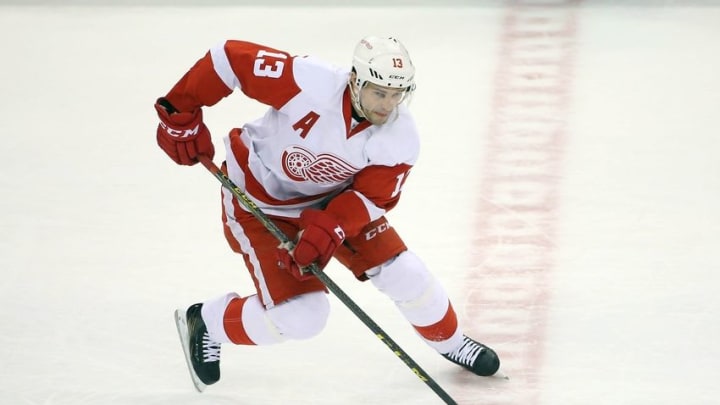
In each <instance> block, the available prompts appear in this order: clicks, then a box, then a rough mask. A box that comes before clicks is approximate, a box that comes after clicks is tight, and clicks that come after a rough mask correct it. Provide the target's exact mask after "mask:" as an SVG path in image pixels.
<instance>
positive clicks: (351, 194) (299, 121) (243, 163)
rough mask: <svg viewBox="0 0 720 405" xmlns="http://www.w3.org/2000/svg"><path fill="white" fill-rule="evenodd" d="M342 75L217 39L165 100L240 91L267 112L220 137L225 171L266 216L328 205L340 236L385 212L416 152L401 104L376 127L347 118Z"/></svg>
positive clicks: (186, 107) (210, 99) (203, 100)
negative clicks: (221, 42) (225, 165)
mask: <svg viewBox="0 0 720 405" xmlns="http://www.w3.org/2000/svg"><path fill="white" fill-rule="evenodd" d="M349 74H350V72H349V70H347V69H341V68H337V67H334V66H331V65H329V64H327V63H324V62H322V61H319V60H317V59H315V58H312V57H298V56H291V55H290V54H288V53H286V52H283V51H279V50H277V49H273V48H270V47H266V46H262V45H258V44H254V43H250V42H245V41H234V40H230V41H226V42H225V43H223V44H221V45H219V46H217V47H215V48H212V49H211V50H210V51H209V52H208V53H207V54H206V55H205V56H204V57H203V58H202V59H200V60H199V61H198V62H197V63H196V64H195V66H193V67H192V68H191V69H190V70H189V71H188V72H187V73H186V74H185V76H184V77H183V78H182V79H181V80H180V81H179V82H178V83H177V84H176V85H175V86H174V87H173V88H172V90H171V91H170V92H169V93H168V95H167V96H166V98H167V99H168V101H169V102H170V103H171V104H172V105H173V106H174V107H175V108H176V109H178V110H179V111H183V112H184V111H192V110H194V109H196V108H200V107H203V106H211V105H214V104H215V103H217V102H218V101H219V100H221V99H222V98H223V97H226V96H228V95H229V94H230V93H232V92H233V91H234V90H235V89H240V90H241V91H242V92H243V93H244V94H245V95H247V96H248V97H251V98H253V99H255V100H257V101H259V102H261V103H264V104H266V105H268V106H270V108H269V109H268V111H267V113H266V114H265V115H264V116H263V117H261V118H259V119H257V120H255V121H253V122H250V123H247V124H245V125H244V126H243V128H242V130H235V131H231V133H230V135H229V136H228V137H226V139H225V145H226V149H227V156H226V163H227V172H228V176H229V177H230V179H231V180H233V182H235V183H236V184H237V185H238V186H239V187H240V188H242V189H244V190H245V192H246V194H247V195H248V196H249V197H250V198H251V199H252V200H253V201H254V202H255V203H256V204H257V205H258V206H259V207H260V208H261V209H262V210H263V211H264V212H265V213H266V214H269V215H279V216H286V217H297V216H299V213H300V212H301V211H302V209H304V208H306V207H310V206H314V207H317V206H319V205H325V204H327V207H326V210H327V211H328V212H330V213H332V214H334V215H335V216H336V218H337V219H338V221H339V222H340V224H341V225H342V226H343V228H344V229H345V232H346V234H347V235H349V236H352V235H355V234H357V233H358V232H359V231H360V230H361V229H362V227H363V226H364V225H366V224H367V223H368V222H370V221H372V220H375V219H377V218H379V217H381V216H382V215H384V214H385V213H386V212H387V211H388V210H390V209H391V208H393V207H394V206H395V205H396V204H397V201H398V199H399V197H400V192H401V188H402V185H403V183H404V182H405V180H406V178H407V175H408V173H409V171H410V169H411V167H412V166H413V165H414V164H415V162H416V160H417V157H418V153H419V136H418V131H417V128H416V126H415V122H414V120H413V118H412V116H411V115H410V113H409V111H408V110H407V108H406V107H405V106H404V105H400V106H399V107H398V116H397V119H395V120H392V119H391V120H389V121H388V122H387V123H386V124H384V125H381V126H375V125H370V123H369V122H367V121H365V120H363V121H361V122H359V123H358V122H356V121H355V120H354V119H353V118H352V104H351V101H350V94H349V89H348V84H347V83H348V77H349Z"/></svg>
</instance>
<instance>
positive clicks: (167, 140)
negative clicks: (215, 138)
mask: <svg viewBox="0 0 720 405" xmlns="http://www.w3.org/2000/svg"><path fill="white" fill-rule="evenodd" d="M155 110H157V113H158V117H160V124H159V125H158V128H157V143H158V145H159V146H160V148H162V150H164V151H165V153H167V155H168V156H170V158H171V159H172V160H174V161H175V163H177V164H179V165H186V166H191V165H194V164H195V163H197V162H198V160H197V157H198V155H205V156H207V157H209V158H210V159H212V158H213V156H215V147H214V146H213V143H212V140H211V139H210V131H208V129H207V127H206V126H205V124H203V122H202V110H200V109H197V110H195V111H193V112H183V113H181V112H174V108H173V107H172V105H170V103H168V102H167V100H165V99H163V98H160V99H158V101H157V103H155Z"/></svg>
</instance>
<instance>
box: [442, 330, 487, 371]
mask: <svg viewBox="0 0 720 405" xmlns="http://www.w3.org/2000/svg"><path fill="white" fill-rule="evenodd" d="M483 350H485V348H484V347H483V346H482V345H480V344H479V343H477V342H475V341H474V340H472V339H470V338H468V337H467V336H463V344H462V345H460V347H459V348H457V349H455V350H453V351H452V352H450V353H448V354H446V355H445V357H447V358H449V359H451V360H454V361H456V362H458V363H462V364H465V365H467V366H470V367H472V365H473V363H475V360H477V358H478V356H479V355H480V353H482V352H483Z"/></svg>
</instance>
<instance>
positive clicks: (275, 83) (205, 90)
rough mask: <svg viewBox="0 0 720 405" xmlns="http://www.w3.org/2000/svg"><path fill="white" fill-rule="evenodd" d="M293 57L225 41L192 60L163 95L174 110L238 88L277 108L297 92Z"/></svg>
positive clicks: (210, 100) (212, 99)
mask: <svg viewBox="0 0 720 405" xmlns="http://www.w3.org/2000/svg"><path fill="white" fill-rule="evenodd" d="M294 59H295V58H294V57H293V56H291V55H290V54H288V53H287V52H283V51H280V50H277V49H274V48H270V47H267V46H263V45H258V44H255V43H252V42H246V41H236V40H229V41H226V42H224V43H223V44H220V45H218V46H215V47H213V48H212V49H210V51H208V52H207V53H206V54H205V56H203V57H202V58H201V59H200V60H198V61H197V63H195V65H194V66H193V67H192V68H190V70H189V71H188V72H187V73H186V74H185V75H184V76H183V77H182V78H181V79H180V81H178V83H177V84H175V86H173V88H172V89H171V90H170V92H169V93H168V94H167V96H166V97H165V98H166V99H167V100H168V101H169V102H170V104H172V105H173V106H174V107H175V108H176V109H177V110H178V111H181V112H187V111H193V110H195V109H197V108H200V107H203V106H211V105H214V104H216V103H217V102H218V101H220V100H221V99H222V98H224V97H227V96H228V95H230V94H231V93H232V92H233V91H234V90H235V89H240V90H241V91H242V92H243V93H244V94H245V95H246V96H248V97H250V98H252V99H255V100H257V101H259V102H261V103H263V104H266V105H269V106H272V107H274V108H277V109H279V108H280V107H282V106H283V105H284V104H285V103H287V102H288V101H289V100H290V99H292V98H293V97H294V96H295V95H297V94H298V93H299V92H300V88H299V87H298V85H297V83H296V82H295V78H294V76H293V62H294Z"/></svg>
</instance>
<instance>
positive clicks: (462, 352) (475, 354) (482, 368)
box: [443, 335, 500, 377]
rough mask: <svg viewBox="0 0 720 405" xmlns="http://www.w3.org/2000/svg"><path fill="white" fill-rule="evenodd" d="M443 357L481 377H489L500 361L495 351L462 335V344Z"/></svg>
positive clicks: (494, 371)
mask: <svg viewBox="0 0 720 405" xmlns="http://www.w3.org/2000/svg"><path fill="white" fill-rule="evenodd" d="M443 357H445V358H446V359H448V360H450V361H452V362H453V363H455V364H459V365H461V366H463V367H465V368H466V369H468V370H470V371H472V372H473V373H475V374H477V375H481V376H485V377H487V376H491V375H493V374H495V373H496V372H497V371H498V369H499V368H500V359H498V356H497V354H496V353H495V351H494V350H493V349H491V348H489V347H487V346H485V345H484V344H482V343H480V342H476V341H474V340H472V339H470V338H469V337H467V336H465V335H463V343H462V345H460V347H458V348H457V349H455V350H454V351H452V352H450V353H446V354H443Z"/></svg>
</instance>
